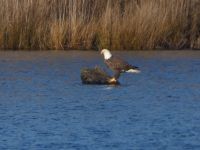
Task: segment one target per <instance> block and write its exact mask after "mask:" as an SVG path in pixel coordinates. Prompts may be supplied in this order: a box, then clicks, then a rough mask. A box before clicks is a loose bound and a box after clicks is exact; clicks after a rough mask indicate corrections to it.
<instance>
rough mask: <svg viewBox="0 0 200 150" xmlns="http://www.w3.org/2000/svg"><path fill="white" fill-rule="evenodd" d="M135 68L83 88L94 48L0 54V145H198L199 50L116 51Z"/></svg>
mask: <svg viewBox="0 0 200 150" xmlns="http://www.w3.org/2000/svg"><path fill="white" fill-rule="evenodd" d="M115 53H116V54H117V55H120V56H121V57H124V58H126V59H127V60H128V61H129V62H130V63H133V64H134V65H137V66H139V67H140V68H141V70H142V73H141V74H137V75H132V74H124V75H122V77H121V79H120V82H121V86H104V85H100V86H98V85H82V84H81V81H80V70H81V68H82V67H93V66H95V65H101V66H103V65H104V64H103V60H102V58H101V57H100V55H99V53H97V52H77V51H70V52H0V121H1V123H0V149H30V150H31V149H33V150H35V149H46V150H50V149H52V150H55V149H81V150H87V149H91V150H94V149H99V150H101V149H108V150H112V149H113V150H116V149H118V150H122V149H127V150H128V149H130V150H131V149H148V150H150V149H152V150H154V149H181V150H183V149H192V150H194V149H196V150H199V149H200V144H199V141H200V126H199V124H200V109H199V108H200V78H199V74H200V68H199V65H200V52H198V51H160V52H154V51H150V52H141V51H140V52H115Z"/></svg>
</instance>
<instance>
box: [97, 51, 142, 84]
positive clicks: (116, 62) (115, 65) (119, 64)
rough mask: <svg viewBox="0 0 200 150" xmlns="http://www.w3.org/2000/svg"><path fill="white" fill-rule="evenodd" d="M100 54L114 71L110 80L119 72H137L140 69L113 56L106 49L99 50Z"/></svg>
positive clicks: (114, 79)
mask: <svg viewBox="0 0 200 150" xmlns="http://www.w3.org/2000/svg"><path fill="white" fill-rule="evenodd" d="M101 54H103V56H104V62H105V64H106V65H107V66H108V68H110V69H111V70H112V71H113V72H114V77H113V78H112V80H111V82H113V81H116V80H117V79H118V78H119V77H120V74H121V73H125V72H129V73H139V72H140V70H139V68H138V67H136V66H133V65H130V64H128V63H127V62H126V61H124V60H122V59H120V58H118V57H115V56H113V55H112V54H111V52H110V51H109V50H107V49H103V50H101Z"/></svg>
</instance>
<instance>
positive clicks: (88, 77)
mask: <svg viewBox="0 0 200 150" xmlns="http://www.w3.org/2000/svg"><path fill="white" fill-rule="evenodd" d="M112 79H113V77H111V76H110V75H108V74H107V73H106V72H105V71H103V70H102V69H101V68H99V67H95V68H83V69H82V70H81V80H82V83H83V84H107V85H119V81H116V80H114V81H113V80H112Z"/></svg>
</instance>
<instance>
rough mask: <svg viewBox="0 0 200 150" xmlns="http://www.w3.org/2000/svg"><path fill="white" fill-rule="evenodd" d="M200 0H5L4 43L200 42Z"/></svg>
mask: <svg viewBox="0 0 200 150" xmlns="http://www.w3.org/2000/svg"><path fill="white" fill-rule="evenodd" d="M199 10H200V1H199V0H170V1H169V0H1V1H0V49H45V50H46V49H100V48H110V49H119V50H124V49H156V48H162V49H183V48H200V11H199Z"/></svg>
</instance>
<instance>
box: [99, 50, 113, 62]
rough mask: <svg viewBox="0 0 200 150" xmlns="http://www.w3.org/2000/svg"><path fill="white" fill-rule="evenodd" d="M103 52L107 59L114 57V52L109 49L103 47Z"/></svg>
mask: <svg viewBox="0 0 200 150" xmlns="http://www.w3.org/2000/svg"><path fill="white" fill-rule="evenodd" d="M101 54H103V56H104V59H105V60H108V59H110V58H111V57H112V54H111V52H110V51H109V50H108V49H102V50H101Z"/></svg>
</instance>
